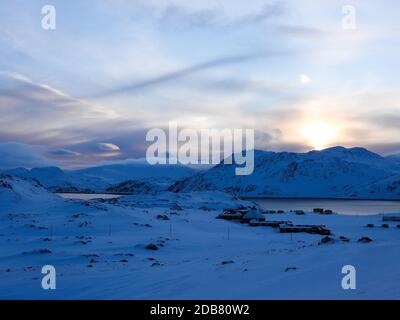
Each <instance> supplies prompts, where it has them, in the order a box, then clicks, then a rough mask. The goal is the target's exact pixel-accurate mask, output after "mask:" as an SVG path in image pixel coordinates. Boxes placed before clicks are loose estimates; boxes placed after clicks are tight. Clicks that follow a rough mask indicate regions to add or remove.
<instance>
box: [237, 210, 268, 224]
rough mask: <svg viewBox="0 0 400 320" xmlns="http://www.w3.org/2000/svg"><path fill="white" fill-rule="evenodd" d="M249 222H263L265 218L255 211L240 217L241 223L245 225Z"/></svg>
mask: <svg viewBox="0 0 400 320" xmlns="http://www.w3.org/2000/svg"><path fill="white" fill-rule="evenodd" d="M250 220H255V221H265V217H264V216H263V215H262V214H261V213H259V212H257V211H249V212H248V213H246V214H245V215H244V216H243V217H242V219H241V222H242V223H247V222H250Z"/></svg>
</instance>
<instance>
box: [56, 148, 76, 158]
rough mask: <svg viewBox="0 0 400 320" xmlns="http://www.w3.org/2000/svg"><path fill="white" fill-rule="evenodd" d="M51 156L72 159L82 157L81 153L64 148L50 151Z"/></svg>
mask: <svg viewBox="0 0 400 320" xmlns="http://www.w3.org/2000/svg"><path fill="white" fill-rule="evenodd" d="M49 154H51V155H54V156H61V157H71V156H79V155H80V153H79V152H75V151H72V150H68V149H63V148H59V149H53V150H50V151H49Z"/></svg>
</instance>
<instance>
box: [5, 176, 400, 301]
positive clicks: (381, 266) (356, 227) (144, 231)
mask: <svg viewBox="0 0 400 320" xmlns="http://www.w3.org/2000/svg"><path fill="white" fill-rule="evenodd" d="M254 205H255V204H254V203H252V202H247V201H242V200H239V199H237V198H234V197H232V196H230V195H228V194H225V193H221V192H211V191H209V192H192V193H181V194H177V193H169V192H163V193H159V194H156V195H154V194H153V195H152V194H147V195H132V196H125V197H122V198H119V199H112V200H108V201H99V200H95V201H89V202H85V201H78V200H64V199H62V198H60V197H57V196H55V195H53V194H51V193H49V192H47V191H46V190H45V189H44V188H41V187H40V185H39V184H38V183H37V182H35V181H32V180H29V179H22V178H17V177H12V176H0V221H1V224H0V248H1V249H0V299H10V298H22V299H61V298H63V299H87V298H90V299H197V298H198V299H292V298H293V299H294V298H295V299H310V298H314V299H371V298H374V299H375V298H376V299H400V228H397V227H396V226H397V225H398V224H400V222H387V223H388V224H389V228H382V227H381V224H382V223H383V222H382V216H381V215H372V216H341V215H336V214H334V215H318V214H315V213H311V212H307V213H306V214H305V215H296V214H295V213H290V212H289V213H284V214H265V217H266V218H267V220H291V221H292V222H293V223H299V224H300V223H301V224H325V225H326V227H327V228H328V229H330V230H331V231H332V232H333V235H332V237H333V238H334V239H335V242H334V243H329V244H319V242H320V241H321V239H322V238H323V236H320V235H311V234H304V233H299V234H293V235H291V234H281V233H279V232H278V231H277V230H276V229H273V228H270V227H250V226H248V225H247V224H240V223H238V222H232V221H225V220H219V219H216V218H215V217H216V216H217V215H218V214H220V213H221V212H222V211H223V209H226V208H239V207H254ZM385 223H386V222H385ZM367 224H374V225H375V227H374V228H367V227H366V225H367ZM340 236H345V237H348V238H349V239H350V241H349V242H344V241H341V240H340V239H339V237H340ZM364 236H366V237H369V238H371V239H372V240H373V241H372V242H370V243H361V242H358V241H357V240H358V239H359V238H361V237H364ZM149 245H150V246H149ZM152 249H157V250H152ZM43 265H54V266H55V268H56V271H57V289H56V290H48V291H46V290H43V289H42V287H41V279H42V276H43V275H42V274H41V268H42V266H43ZM344 265H353V266H354V267H355V268H356V271H357V274H356V281H357V289H356V290H344V289H342V286H341V281H342V278H343V277H344V275H343V274H342V273H341V270H342V267H343V266H344Z"/></svg>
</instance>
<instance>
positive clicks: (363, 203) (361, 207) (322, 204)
mask: <svg viewBox="0 0 400 320" xmlns="http://www.w3.org/2000/svg"><path fill="white" fill-rule="evenodd" d="M246 200H251V201H254V202H256V203H258V204H259V205H261V206H262V207H263V208H264V209H267V210H304V211H312V209H313V208H324V209H331V210H333V211H334V212H337V213H339V214H345V215H373V214H379V213H400V201H387V200H343V199H275V198H274V199H271V198H246Z"/></svg>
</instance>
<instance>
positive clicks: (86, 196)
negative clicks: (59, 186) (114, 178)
mask: <svg viewBox="0 0 400 320" xmlns="http://www.w3.org/2000/svg"><path fill="white" fill-rule="evenodd" d="M57 195H59V196H60V197H61V198H64V199H72V200H85V201H88V200H94V199H115V198H119V197H122V196H121V195H118V194H109V193H57Z"/></svg>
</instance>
